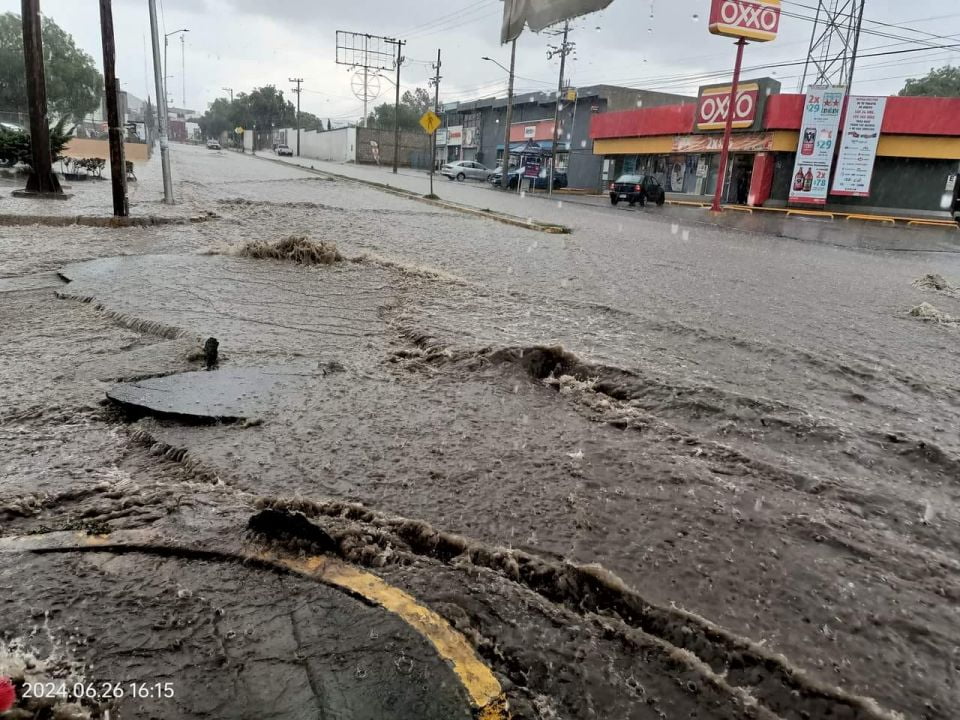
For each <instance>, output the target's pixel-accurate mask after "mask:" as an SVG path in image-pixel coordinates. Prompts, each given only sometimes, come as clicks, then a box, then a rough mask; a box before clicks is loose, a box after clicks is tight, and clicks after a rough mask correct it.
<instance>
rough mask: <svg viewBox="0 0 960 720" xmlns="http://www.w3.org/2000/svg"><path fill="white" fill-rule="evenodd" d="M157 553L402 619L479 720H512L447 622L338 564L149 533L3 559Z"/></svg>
mask: <svg viewBox="0 0 960 720" xmlns="http://www.w3.org/2000/svg"><path fill="white" fill-rule="evenodd" d="M111 550H124V551H126V552H157V551H158V550H166V551H170V552H173V553H182V554H185V555H189V556H194V557H196V556H205V555H206V556H210V557H220V558H223V557H227V556H229V557H232V558H234V559H236V560H238V561H255V562H257V563H260V564H262V565H269V566H273V567H278V568H283V569H285V570H288V571H290V572H293V573H296V574H298V575H302V576H304V577H307V578H310V579H312V580H316V581H318V582H321V583H324V584H327V585H332V586H334V587H338V588H341V589H344V590H347V591H348V592H350V593H352V594H354V595H358V596H360V597H362V598H364V599H365V600H367V601H368V602H370V603H372V604H374V605H378V606H379V607H382V608H383V609H384V610H387V611H389V612H391V613H393V614H394V615H396V616H398V617H399V618H400V619H401V620H403V621H404V622H405V623H407V625H409V626H410V627H411V628H413V629H414V630H415V631H416V632H418V633H419V634H420V635H422V636H423V637H425V638H426V639H427V640H429V641H430V643H431V644H432V645H433V647H434V648H435V649H436V651H437V654H438V655H439V656H440V657H441V658H443V659H444V660H445V661H446V662H448V663H449V664H450V666H451V668H452V670H453V672H454V673H455V674H456V676H457V677H458V678H459V680H460V682H461V684H462V685H463V687H464V689H465V690H466V692H467V695H468V696H469V697H470V701H471V703H472V704H473V706H474V716H475V717H476V718H478V720H509V718H510V712H509V709H508V705H507V700H506V696H505V695H504V693H503V690H502V688H501V687H500V683H499V682H498V681H497V679H496V677H495V676H494V674H493V672H492V671H491V670H490V668H489V667H487V666H486V664H484V662H483V661H482V660H481V659H480V656H479V655H477V652H476V650H474V648H473V646H472V645H470V643H468V642H467V640H466V638H464V637H463V635H461V634H460V633H458V632H457V631H456V630H454V629H453V628H452V627H451V626H450V624H449V623H447V621H446V620H444V619H443V618H442V617H440V616H439V615H438V614H437V613H435V612H434V611H432V610H430V609H429V608H427V607H424V606H423V605H420V604H419V603H418V602H417V601H416V599H415V598H414V597H413V596H411V595H409V594H408V593H406V592H404V591H403V590H400V589H399V588H396V587H393V586H392V585H390V584H389V583H387V582H386V581H385V580H383V579H382V578H380V577H378V576H377V575H374V574H373V573H369V572H366V571H365V570H361V569H360V568H358V567H355V566H353V565H349V564H347V563H345V562H343V561H341V560H339V559H338V558H335V557H331V556H326V555H313V556H310V557H306V558H294V557H286V556H281V555H279V554H277V553H275V552H270V551H266V550H260V551H257V552H252V553H245V552H242V551H241V552H236V553H231V552H224V551H220V550H204V549H201V548H197V547H185V546H180V545H176V544H172V543H171V542H170V541H169V539H167V538H164V537H162V536H160V535H158V534H156V533H153V532H150V531H143V530H119V531H117V532H115V533H112V534H109V535H89V534H87V533H82V532H53V533H45V534H40V535H26V536H14V537H7V538H0V553H16V552H37V553H43V552H70V551H78V552H79V551H87V552H96V551H102V552H109V551H111Z"/></svg>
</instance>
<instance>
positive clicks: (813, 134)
mask: <svg viewBox="0 0 960 720" xmlns="http://www.w3.org/2000/svg"><path fill="white" fill-rule="evenodd" d="M844 92H845V89H844V88H843V87H827V86H819V85H811V86H810V87H809V88H807V96H806V99H805V102H804V105H803V120H802V122H801V123H800V142H799V146H798V147H797V160H796V163H795V164H794V167H793V176H792V180H791V181H790V200H789V201H790V202H792V203H805V204H808V205H825V204H826V202H827V192H828V191H829V189H830V169H831V168H832V166H833V152H834V149H835V148H836V146H837V134H838V132H839V130H840V110H841V108H842V107H843V95H844Z"/></svg>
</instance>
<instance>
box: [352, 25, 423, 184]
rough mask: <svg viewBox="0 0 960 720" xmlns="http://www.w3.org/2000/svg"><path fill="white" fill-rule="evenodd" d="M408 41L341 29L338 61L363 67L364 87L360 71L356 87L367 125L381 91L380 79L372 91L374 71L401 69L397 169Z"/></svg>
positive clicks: (396, 117)
mask: <svg viewBox="0 0 960 720" xmlns="http://www.w3.org/2000/svg"><path fill="white" fill-rule="evenodd" d="M406 44H407V43H406V41H405V40H398V39H396V38H391V37H384V36H382V35H371V34H369V33H356V32H348V31H346V30H337V65H347V66H348V67H351V68H355V69H356V70H358V71H359V70H362V71H363V85H362V91H361V90H360V87H359V72H358V74H357V76H356V77H357V81H358V87H355V88H353V89H354V94H355V95H357V97H358V98H360V99H362V100H363V123H364V125H366V123H367V103H368V102H369V101H370V100H373V99H374V98H376V97H377V95H379V93H380V84H379V80H378V81H377V84H376V92H375V93H374V94H372V95H371V91H370V78H371V73H372V76H373V77H375V78H379V77H383V76H381V75H379V72H380V71H381V70H395V71H396V73H397V80H396V82H395V83H394V86H395V89H396V102H395V104H394V127H393V140H394V145H393V172H394V173H396V172H397V165H398V163H399V158H400V67H401V66H402V65H403V55H402V54H401V52H402V51H403V46H404V45H406ZM358 91H359V92H358Z"/></svg>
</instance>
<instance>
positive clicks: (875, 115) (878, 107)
mask: <svg viewBox="0 0 960 720" xmlns="http://www.w3.org/2000/svg"><path fill="white" fill-rule="evenodd" d="M886 107H887V99H886V98H885V97H864V96H860V95H851V96H850V99H849V100H848V101H847V116H846V119H845V120H844V122H843V139H842V140H841V142H840V155H839V156H838V157H837V171H836V173H834V176H833V189H832V190H831V191H830V192H832V193H833V194H834V195H851V196H853V197H870V180H871V178H872V177H873V164H874V161H876V159H877V143H878V142H880V128H881V126H882V125H883V112H884V110H885V109H886Z"/></svg>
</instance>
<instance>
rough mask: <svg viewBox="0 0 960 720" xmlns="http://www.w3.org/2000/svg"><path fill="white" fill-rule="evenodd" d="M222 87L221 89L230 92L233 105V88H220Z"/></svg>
mask: <svg viewBox="0 0 960 720" xmlns="http://www.w3.org/2000/svg"><path fill="white" fill-rule="evenodd" d="M220 89H221V90H226V91H227V92H228V93H230V104H231V105H233V88H228V87H225V88H220Z"/></svg>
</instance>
